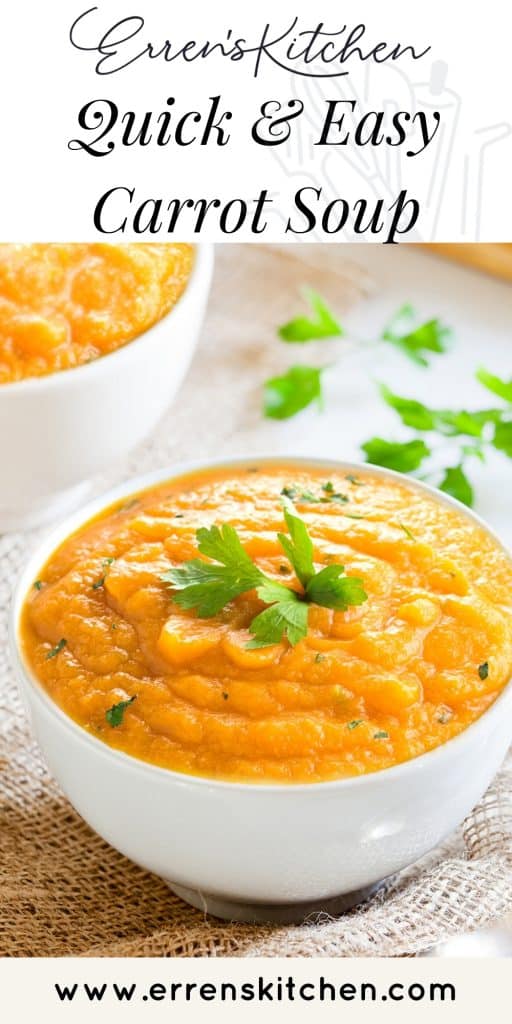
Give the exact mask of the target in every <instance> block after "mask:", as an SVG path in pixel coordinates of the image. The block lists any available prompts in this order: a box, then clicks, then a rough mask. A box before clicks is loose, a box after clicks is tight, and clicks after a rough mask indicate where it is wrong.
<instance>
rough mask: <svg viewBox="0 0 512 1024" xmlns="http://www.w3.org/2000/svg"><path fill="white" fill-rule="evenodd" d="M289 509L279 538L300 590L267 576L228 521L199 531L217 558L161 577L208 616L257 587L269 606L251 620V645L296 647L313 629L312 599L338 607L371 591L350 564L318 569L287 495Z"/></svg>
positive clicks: (203, 546) (202, 547)
mask: <svg viewBox="0 0 512 1024" xmlns="http://www.w3.org/2000/svg"><path fill="white" fill-rule="evenodd" d="M283 512H284V519H285V523H286V526H287V528H288V533H287V534H285V533H278V535H277V537H278V540H279V543H280V545H281V548H282V550H283V552H284V554H285V556H286V558H287V559H288V561H289V562H290V564H291V566H292V568H293V571H294V573H295V576H296V577H297V581H298V583H299V584H300V590H296V589H292V588H291V587H288V586H286V585H285V584H284V583H280V582H278V581H277V580H273V579H271V578H270V577H268V576H266V575H265V573H263V572H262V571H261V569H259V568H258V566H257V565H256V564H255V562H253V560H252V558H251V557H250V555H248V554H247V552H246V551H245V549H244V547H243V546H242V543H241V541H240V538H239V536H238V533H237V531H236V529H235V528H234V527H233V526H230V525H229V524H228V523H226V524H224V525H223V526H211V527H209V528H206V527H202V528H201V529H199V530H197V532H196V539H197V542H198V551H199V553H200V554H201V555H204V556H206V558H208V559H211V561H205V560H204V559H201V558H194V559H192V560H191V561H188V562H184V563H183V565H181V566H178V567H176V568H172V569H169V570H168V571H167V572H166V573H164V574H163V576H161V580H162V581H163V582H164V583H168V584H170V586H171V588H172V590H173V591H174V594H173V600H174V601H175V602H176V604H178V605H179V606H180V607H181V608H185V609H193V610H195V612H196V614H197V615H198V617H199V618H206V619H207V618H211V617H212V616H214V615H217V614H218V613H219V612H220V611H221V610H222V609H223V608H224V607H225V606H226V605H227V604H229V602H230V601H233V600H234V599H235V598H236V597H239V596H240V595H241V594H245V593H247V592H248V591H250V590H256V593H257V595H258V597H259V598H260V600H261V601H263V602H264V604H266V605H268V607H267V608H265V609H264V610H263V611H262V612H260V613H259V614H258V615H256V616H255V618H254V619H253V620H252V622H251V623H250V626H249V632H250V633H251V634H252V639H251V640H250V641H249V643H248V644H247V645H246V646H247V647H248V648H256V647H267V646H269V645H270V644H276V643H279V642H280V641H281V640H282V639H283V638H284V637H286V638H287V640H288V641H289V643H290V644H291V645H292V646H295V644H297V643H298V642H299V640H302V639H303V637H305V636H306V634H307V630H308V610H309V606H310V605H312V604H317V605H322V606H323V607H325V608H334V609H336V610H337V611H346V609H347V608H349V607H350V606H351V605H359V604H363V603H364V601H366V600H367V596H368V595H367V594H366V592H365V590H364V586H363V582H362V580H361V579H359V578H358V577H357V576H346V575H345V569H344V566H343V565H338V564H332V565H328V566H325V567H324V568H323V569H321V570H320V571H319V572H317V571H316V570H315V566H314V563H313V542H312V540H311V537H310V535H309V533H308V529H307V526H306V524H305V522H304V520H303V519H301V518H300V517H299V516H298V515H296V514H295V512H294V510H293V508H292V506H291V505H290V504H289V502H288V500H287V499H286V498H285V499H284V501H283Z"/></svg>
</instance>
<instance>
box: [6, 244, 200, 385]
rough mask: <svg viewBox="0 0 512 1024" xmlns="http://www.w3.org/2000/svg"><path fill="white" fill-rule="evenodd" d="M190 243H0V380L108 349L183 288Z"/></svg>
mask: <svg viewBox="0 0 512 1024" xmlns="http://www.w3.org/2000/svg"><path fill="white" fill-rule="evenodd" d="M192 263H193V246H191V245H184V244H183V245H182V244H174V245H172V244H156V243H151V242H142V243H134V244H131V245H107V244H104V243H101V242H98V243H92V244H87V243H78V242H72V243H69V244H60V243H52V242H49V243H38V244H33V245H29V244H14V243H3V244H0V384H7V383H11V382H13V381H19V380H23V379H24V378H26V377H42V376H45V375H46V374H49V373H54V372H55V371H57V370H67V369H70V368H71V367H74V366H81V365H82V364H84V363H90V362H91V361H92V360H94V359H97V358H98V357H99V356H103V355H106V354H107V353H108V352H113V351H114V350H115V349H118V348H120V347H121V346H122V345H125V344H126V342H128V341H132V340H133V339H134V338H136V337H138V335H139V334H142V333H143V331H146V330H147V329H148V328H149V327H151V326H152V325H153V324H155V323H156V322H157V321H158V320H161V318H162V317H163V316H165V314H166V313H168V312H169V310H170V309H171V308H172V307H173V306H174V305H175V303H176V302H177V301H178V299H179V297H180V295H181V294H182V292H183V291H184V289H185V286H186V284H187V280H188V277H189V275H190V271H191V269H192Z"/></svg>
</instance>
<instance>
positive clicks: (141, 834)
mask: <svg viewBox="0 0 512 1024" xmlns="http://www.w3.org/2000/svg"><path fill="white" fill-rule="evenodd" d="M271 461H273V460H272V459H268V458H264V459H263V458H261V457H252V456H251V458H250V459H247V458H246V459H236V460H225V461H223V462H219V464H220V465H237V464H238V465H243V464H245V465H247V464H248V463H249V464H250V463H255V464H260V465H261V464H262V463H264V462H271ZM274 461H281V459H276V460H274ZM286 461H287V463H290V462H294V463H296V464H297V465H301V464H305V465H311V464H313V465H316V466H319V467H321V468H324V469H325V470H326V471H328V470H335V469H342V470H344V471H347V472H354V473H358V472H362V471H363V469H368V468H369V467H368V466H366V467H363V466H361V465H358V464H352V463H351V464H349V463H340V462H333V461H326V460H315V459H310V458H305V459H290V458H288V457H287V459H286ZM198 468H201V464H188V465H182V466H179V467H174V468H173V469H172V470H166V471H163V472H162V471H159V472H158V473H153V474H151V475H149V476H145V477H143V478H139V479H137V480H131V481H130V482H129V483H128V484H125V485H123V486H122V487H119V488H117V489H116V490H114V491H111V492H110V493H109V494H107V495H104V496H103V497H102V498H101V499H99V500H96V501H95V502H93V503H91V504H90V505H89V506H88V507H87V508H84V509H83V510H82V511H80V513H78V514H75V515H74V516H73V517H72V518H70V519H69V520H68V521H67V522H66V523H64V524H63V525H62V526H60V527H59V529H58V530H56V531H55V532H54V533H53V534H52V536H50V537H49V538H48V539H47V540H45V542H44V544H42V545H41V547H40V548H39V549H38V551H37V552H36V554H35V555H33V556H32V557H31V559H30V561H29V563H28V565H27V566H26V568H25V570H24V572H23V575H22V577H21V579H20V581H19V584H18V587H17V590H16V593H15V596H14V600H13V606H12V619H11V631H10V642H11V650H12V658H13V662H14V665H15V668H16V672H17V676H18V679H19V684H20V688H21V692H22V694H23V697H24V699H25V702H26V704H27V706H28V708H29V712H30V715H31V719H32V723H33V728H34V732H35V734H36V736H37V739H38V741H39V743H40V746H41V748H42V750H43V752H44V754H45V756H46V760H47V762H48V764H49V766H50V769H51V771H52V772H53V774H54V775H55V777H56V778H57V780H58V781H59V783H60V784H61V786H62V788H63V790H64V791H65V793H66V794H67V796H68V797H69V799H70V801H71V803H72V804H73V805H74V807H76V809H77V810H78V812H79V813H80V814H81V815H82V817H83V818H85V820H86V821H87V822H88V823H89V824H90V825H91V826H92V828H93V829H94V830H95V831H96V832H98V833H99V834H100V835H101V836H103V838H104V839H106V840H107V841H108V842H109V843H111V844H112V846H115V847H116V848H117V849H118V850H121V852H122V853H124V854H126V856H127V857H130V858H131V859H132V860H133V861H135V862H136V863H137V864H140V865H142V866H143V867H145V868H148V869H149V870H150V871H153V872H155V873H156V874H158V875H161V876H162V877H163V878H164V879H166V880H167V881H168V882H169V884H170V886H171V888H172V889H173V890H174V891H175V892H177V893H179V894H180V895H181V896H183V897H184V898H185V899H186V900H188V901H189V902H190V903H192V904H193V905H195V906H197V907H201V908H207V909H208V910H210V912H212V913H214V914H216V915H217V916H220V917H225V918H228V919H231V920H279V921H293V920H300V919H303V918H304V916H305V915H306V914H308V913H309V912H311V911H314V910H319V909H323V910H326V909H327V910H331V911H332V912H335V911H339V910H341V909H344V908H346V907H347V906H350V905H353V904H354V902H357V901H358V900H359V899H360V898H361V897H362V896H364V895H366V894H367V893H368V892H369V891H371V890H372V889H373V888H374V887H375V886H377V885H378V884H379V883H380V882H381V881H382V880H383V879H384V878H386V877H387V876H389V875H392V874H393V873H394V872H396V871H398V870H400V869H401V868H403V867H405V866H406V865H408V864H411V863H413V862H414V861H416V860H417V859H418V858H420V857H421V856H423V854H425V853H426V852H427V851H428V850H430V849H432V847H434V846H436V844H437V843H439V842H440V840H442V839H443V838H444V837H445V836H446V835H448V834H449V833H450V832H451V831H452V830H453V829H454V828H455V827H456V826H457V825H458V824H459V823H460V822H461V821H462V819H463V818H464V817H465V815H466V814H467V813H468V812H469V811H470V810H471V808H472V807H473V806H474V805H475V803H476V802H477V801H478V800H479V798H480V797H481V796H482V794H483V793H484V791H485V790H486V788H487V786H488V785H489V783H490V781H491V779H492V778H493V776H494V774H495V773H496V771H497V769H498V767H499V765H500V764H501V761H502V760H503V757H504V756H505V753H506V750H507V747H508V744H509V742H510V739H511V737H512V684H510V683H509V685H508V686H507V687H506V688H505V690H504V691H503V692H502V694H501V695H500V696H499V697H498V699H497V700H496V701H495V703H494V704H493V705H492V706H491V707H490V708H489V710H487V711H486V712H485V713H484V714H483V715H482V717H481V718H479V719H478V720H477V721H476V722H475V723H474V724H473V725H471V726H470V727H469V728H468V729H466V730H465V732H463V733H461V734H460V735H459V736H457V737H456V738H455V739H451V740H449V741H448V742H447V743H445V744H443V745H442V746H440V747H438V748H437V749H435V750H433V751H431V752H429V753H427V754H424V755H422V756H421V757H418V758H415V759H414V760H411V761H408V762H406V763H404V764H401V765H398V766H397V767H394V768H388V769H385V770H384V771H380V772H376V773H374V774H370V775H365V776H361V777H357V778H351V779H342V780H340V781H335V782H325V783H322V782H320V783H312V784H306V785H302V784H301V785H293V784H292V785H271V784H269V785H261V784H256V785H252V784H238V783H231V782H216V781H209V780H208V779H203V778H196V777H193V776H188V775H182V774H178V773H176V772H172V771H167V770H165V769H162V768H157V767H154V766H152V765H150V764H146V763H144V762H142V761H139V760H137V759H136V758H133V757H130V756H128V755H126V754H123V753H120V752H118V751H116V750H112V749H111V748H110V747H108V746H106V745H105V744H104V743H102V742H101V741H100V740H97V739H95V738H94V737H93V736H92V735H90V734H89V733H87V732H85V731H84V730H83V729H81V728H80V727H79V726H78V725H76V724H75V723H74V722H73V721H72V720H71V719H70V718H68V717H67V716H66V715H65V714H64V712H63V711H61V710H60V709H59V708H58V707H57V705H56V704H54V703H53V701H52V700H51V699H50V697H49V696H48V695H47V694H46V693H45V691H44V690H43V689H42V687H41V686H40V684H39V683H38V681H37V679H35V678H34V677H33V675H32V674H31V672H30V670H29V669H28V667H27V665H26V664H25V663H24V661H23V659H22V656H21V654H20V648H19V643H18V633H19V619H20V611H21V607H22V604H23V601H24V598H25V595H26V593H27V592H28V590H29V588H30V587H31V585H32V583H33V580H34V579H37V578H38V576H39V573H40V569H41V566H42V565H43V564H44V562H45V561H46V560H47V559H48V557H49V556H50V555H51V553H52V551H53V550H54V549H55V548H56V547H57V546H58V545H59V544H61V543H62V541H63V540H64V539H65V538H66V537H67V536H68V535H69V534H70V533H72V532H74V531H75V530H76V529H77V528H79V527H80V526H81V525H82V524H83V523H85V522H86V521H87V520H89V519H90V518H91V517H92V516H94V515H95V514H96V513H98V512H99V511H101V509H102V508H104V507H106V506H108V505H110V504H111V502H113V501H116V500H117V499H119V498H122V497H124V496H125V495H130V494H132V493H133V492H134V491H138V490H141V489H143V488H145V487H149V486H151V485H153V484H154V483H157V482H159V481H162V480H166V479H170V478H172V477H173V476H177V475H181V474H182V473H183V472H188V471H190V470H195V469H198ZM372 471H373V472H375V473H378V474H379V475H381V476H391V477H393V478H395V479H400V481H401V483H404V481H405V478H404V477H403V476H400V477H399V476H398V474H396V473H390V472H389V471H387V470H381V469H377V468H375V467H372ZM409 483H410V486H411V488H414V489H416V490H418V489H419V490H421V491H425V492H427V493H429V494H430V495H432V494H434V496H435V497H436V498H437V499H438V500H439V501H441V502H443V503H444V504H446V505H450V506H456V507H457V508H458V509H459V511H460V512H462V514H464V515H465V516H467V517H468V518H470V519H472V520H473V521H475V522H477V523H478V524H479V525H480V526H484V524H483V523H482V522H481V520H479V519H478V518H477V516H475V515H474V514H473V513H471V512H469V511H468V510H467V509H465V508H464V507H463V506H461V505H459V503H458V502H454V501H453V499H451V498H448V497H445V496H441V495H440V494H439V493H438V492H433V491H432V489H431V488H428V487H426V486H425V485H424V484H420V483H416V482H413V481H409ZM489 532H491V531H489ZM493 536H494V535H493ZM495 539H496V540H497V538H495Z"/></svg>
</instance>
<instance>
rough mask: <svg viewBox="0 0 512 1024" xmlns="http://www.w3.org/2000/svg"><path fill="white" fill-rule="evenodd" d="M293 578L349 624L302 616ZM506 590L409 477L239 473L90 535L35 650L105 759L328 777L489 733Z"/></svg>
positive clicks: (261, 778) (154, 495) (458, 519)
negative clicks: (473, 727) (483, 730)
mask: <svg viewBox="0 0 512 1024" xmlns="http://www.w3.org/2000/svg"><path fill="white" fill-rule="evenodd" d="M283 504H284V508H283ZM285 514H286V517H287V518H286V519H285ZM212 527H214V528H213V529H212ZM198 530H201V531H202V532H200V533H199V537H198V536H197V531H198ZM278 534H281V536H280V537H278ZM311 541H312V560H311V564H310V565H309V567H308V559H309V554H308V543H310V542H311ZM240 543H241V545H242V548H240V547H239V545H240ZM198 546H200V548H201V551H199V552H198ZM206 552H209V554H207V553H206ZM191 562H192V565H190V563H191ZM222 563H224V564H222ZM293 564H295V566H296V567H297V569H298V572H299V574H300V575H301V576H302V578H303V580H304V581H306V586H307V587H308V588H309V591H310V594H311V596H314V597H315V598H316V600H318V601H322V600H323V601H324V602H327V604H328V602H329V601H330V602H331V604H332V603H333V602H334V603H336V602H338V605H339V604H340V603H341V604H343V602H344V601H346V602H348V604H347V607H346V610H342V609H341V608H339V607H338V608H335V607H328V606H325V604H324V606H322V605H321V604H320V603H318V604H317V603H314V602H309V603H307V604H306V603H305V602H304V600H303V597H304V591H305V587H304V585H303V584H301V583H300V582H299V578H298V576H297V573H296V571H295V569H294V567H293ZM342 567H343V568H342ZM255 573H256V576H257V574H258V573H259V574H260V575H261V580H262V581H263V582H262V583H261V586H260V587H259V589H258V593H259V594H260V596H259V597H258V596H257V592H256V590H255V589H254V585H255V584H256V585H259V584H260V578H259V577H258V578H256V577H254V574H255ZM312 573H313V575H312ZM169 574H170V576H171V577H173V580H174V582H172V581H170V580H169ZM237 574H238V575H237ZM244 574H247V575H246V577H245V576H244ZM320 574H322V575H320ZM162 577H163V578H162ZM253 577H254V578H253ZM308 579H309V582H307V581H308ZM311 581H312V582H311ZM336 581H337V582H336ZM250 585H252V586H253V589H251V590H249V589H247V588H248V587H249V586H250ZM194 586H199V587H200V590H199V591H197V590H196V591H193V590H191V587H192V588H193V587H194ZM336 587H338V590H336ZM237 588H238V589H239V590H240V589H241V592H240V593H239V594H238V595H237V596H235V597H234V598H233V597H232V594H233V592H234V591H235V590H236V589H237ZM511 594H512V564H511V562H510V560H509V558H508V557H507V555H506V554H505V552H504V551H503V550H502V549H501V548H500V547H499V546H498V544H497V543H495V542H494V541H493V539H492V538H491V537H490V536H489V535H488V534H487V533H486V532H485V531H484V530H482V529H480V528H479V527H478V526H477V525H476V524H474V523H473V522H471V521H470V520H469V519H468V518H467V517H465V516H464V515H463V514H461V513H460V512H459V511H458V510H455V509H451V508H448V507H447V506H446V505H442V504H441V503H438V502H437V501H436V500H435V499H432V498H430V497H429V496H427V495H426V494H424V493H421V492H419V491H418V490H414V489H413V488H412V487H411V486H409V485H408V484H407V482H406V481H405V480H404V482H403V484H402V483H401V482H397V481H395V480H394V479H392V478H386V477H379V476H377V475H373V474H372V473H371V472H364V473H363V474H361V475H358V476H354V475H352V474H350V473H348V471H347V473H344V472H342V471H339V472H333V471H330V472H329V473H328V474H326V471H325V470H323V471H321V470H317V469H305V468H304V467H303V466H302V467H298V466H293V465H289V466H288V465H286V464H283V465H276V464H267V465H265V464H262V465H260V466H250V465H248V466H247V467H241V468H223V469H216V470H213V471H212V470H209V471H202V472H197V473H194V474H192V475H188V476H185V477H182V478H180V479H175V480H172V481H171V482H169V483H165V484H162V485H158V486H157V487H154V488H153V489H151V490H149V491H146V492H144V493H141V494H138V495H136V496H134V497H133V498H131V499H124V500H123V501H122V502H120V503H118V504H117V505H114V506H112V507H110V508H108V509H107V510H106V511H105V512H103V513H102V514H101V515H100V516H98V517H97V518H96V519H94V520H93V521H92V522H89V523H88V524H87V525H86V526H84V527H82V528H81V529H80V530H79V531H78V532H77V533H76V534H75V535H73V536H72V537H70V538H69V539H68V540H66V541H65V543H64V544H63V545H62V546H61V547H60V548H59V549H58V550H57V551H56V552H55V553H54V554H53V555H52V557H51V558H50V560H49V562H48V563H47V564H46V566H45V567H44V568H43V569H42V570H41V573H40V579H38V580H35V581H34V585H33V587H32V588H31V592H30V594H29V595H28V597H27V601H26V606H25V609H24V614H23V625H22V643H23V646H24V651H25V656H26V659H27V661H28V663H29V665H30V666H31V668H32V669H33V671H34V673H35V674H36V676H37V677H38V678H39V680H40V681H41V683H42V685H43V687H44V688H45V689H46V690H47V692H48V693H49V694H50V696H51V697H52V698H53V700H55V701H56V703H57V704H58V705H59V706H60V707H61V708H62V709H63V710H64V711H65V712H66V713H67V714H68V715H70V716H71V718H73V719H74V720H75V721H76V722H78V723H79V724H80V725H81V726H83V728H84V729H86V730H87V731H88V732H90V733H91V734H92V735H94V736H96V737H98V738H99V739H101V740H103V741H104V742H105V743H108V744H109V745H110V746H112V747H116V748H117V749H119V750H123V751H125V752H126V753H128V754H132V755H133V756H135V757H138V758H142V759H143V760H145V761H150V762H152V763H153V764H156V765H160V766H163V767H165V768H170V769H175V770H177V771H180V772H187V773H193V774H200V775H205V776H208V777H210V778H216V779H225V780H226V779H227V780H238V781H254V782H266V781H268V782H274V781H284V782H304V781H306V782H316V781H322V780H328V779H336V778H340V777H345V776H353V775H360V774H363V773H366V772H374V771H377V770H379V769H381V768H386V767H388V766H390V765H395V764H397V763H399V762H402V761H406V760H407V759H408V758H412V757H416V756H417V755H418V754H422V753H423V752H425V751H427V750H430V749H431V748H433V747H436V746H438V745H439V744H441V743H444V742H445V741H446V740H448V739H449V738H450V737H452V736H455V735H456V734H457V733H460V732H461V731H462V730H463V729H465V728H466V726H468V725H469V724H470V723H471V722H473V721H474V720H475V719H476V718H478V716H479V715H481V714H482V712H483V711H485V709H486V708H487V707H488V706H489V705H490V704H491V703H492V701H493V700H494V699H495V697H496V696H497V694H498V693H499V691H500V690H501V689H502V687H503V686H504V685H505V684H506V682H507V681H508V679H509V677H510V674H511V672H512V609H511V605H510V601H511ZM178 602H181V604H179V603H178ZM187 604H188V605H189V607H184V605H187ZM216 606H219V607H218V608H217V610H215V607H216ZM212 610H213V615H212ZM198 611H199V612H200V613H201V614H202V615H205V613H207V615H206V617H200V616H199V615H198ZM262 612H263V613H264V615H263V616H261V613H262ZM208 616H209V617H208ZM257 616H260V617H259V619H258V623H256V617H257ZM306 619H307V621H306ZM290 623H291V625H290ZM284 627H286V628H289V635H288V634H287V633H286V632H284ZM251 629H252V632H250V630H251ZM280 632H281V633H282V637H281V639H279V640H278V642H275V635H276V633H277V634H279V633H280ZM301 634H302V635H301ZM289 636H291V641H292V642H290V638H289ZM272 639H273V641H274V642H269V640H271V641H272ZM248 644H249V645H252V646H248ZM258 644H261V646H257V645H258Z"/></svg>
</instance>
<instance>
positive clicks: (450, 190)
mask: <svg viewBox="0 0 512 1024" xmlns="http://www.w3.org/2000/svg"><path fill="white" fill-rule="evenodd" d="M4 6H5V10H4V11H3V12H2V36H3V39H4V54H3V60H2V67H1V75H2V78H3V81H2V90H1V94H2V101H1V102H2V124H3V160H2V172H3V173H2V192H1V199H0V202H1V225H2V239H3V240H10V241H25V240H29V239H30V240H32V239H39V240H55V241H64V240H77V239H80V240H92V239H104V240H106V241H108V240H112V241H115V240H117V241H120V240H155V241H157V240H160V241H165V240H169V239H172V238H175V239H179V240H182V241H185V240H194V239H197V238H201V239H206V240H215V241H220V240H222V241H232V240H233V241H242V240H243V241H290V242H296V241H306V242H310V241H333V242H346V241H370V242H399V241H434V240H435V241H448V240H449V241H477V240H480V241H507V240H509V239H511V238H512V204H511V203H510V201H509V199H508V190H509V188H510V180H511V172H512V126H511V124H510V120H511V118H512V114H511V112H510V28H511V25H510V20H511V15H510V11H509V8H508V7H507V5H505V4H503V2H502V0H488V2H487V3H486V5H485V8H483V9H482V10H480V11H479V13H478V16H475V17H472V16H471V15H470V13H469V8H464V6H463V5H461V4H460V3H452V4H450V3H447V2H446V0H432V2H431V3H429V4H428V5H419V6H418V5H415V4H411V3H410V0H392V2H391V3H389V4H385V5H384V4H382V3H381V2H380V0H372V2H368V3H366V4H364V5H363V6H361V4H360V3H356V2H355V0H347V2H346V3H345V4H343V5H340V4H339V3H333V2H332V0H321V2H320V3H319V4H315V5H311V4H310V3H306V2H305V0H292V2H290V0H279V3H275V2H273V3H268V2H266V0H262V2H260V3H258V4H254V5H250V6H249V5H241V4H240V3H239V2H232V0H218V2H217V3H215V4H211V3H206V2H205V0H187V2H186V3H185V4H171V3H162V2H161V0H131V2H130V4H127V3H126V0H97V3H96V4H93V2H92V0H69V2H68V0H66V2H61V0H47V2H46V3H44V2H41V0H17V2H16V3H15V4H5V5H4Z"/></svg>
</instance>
